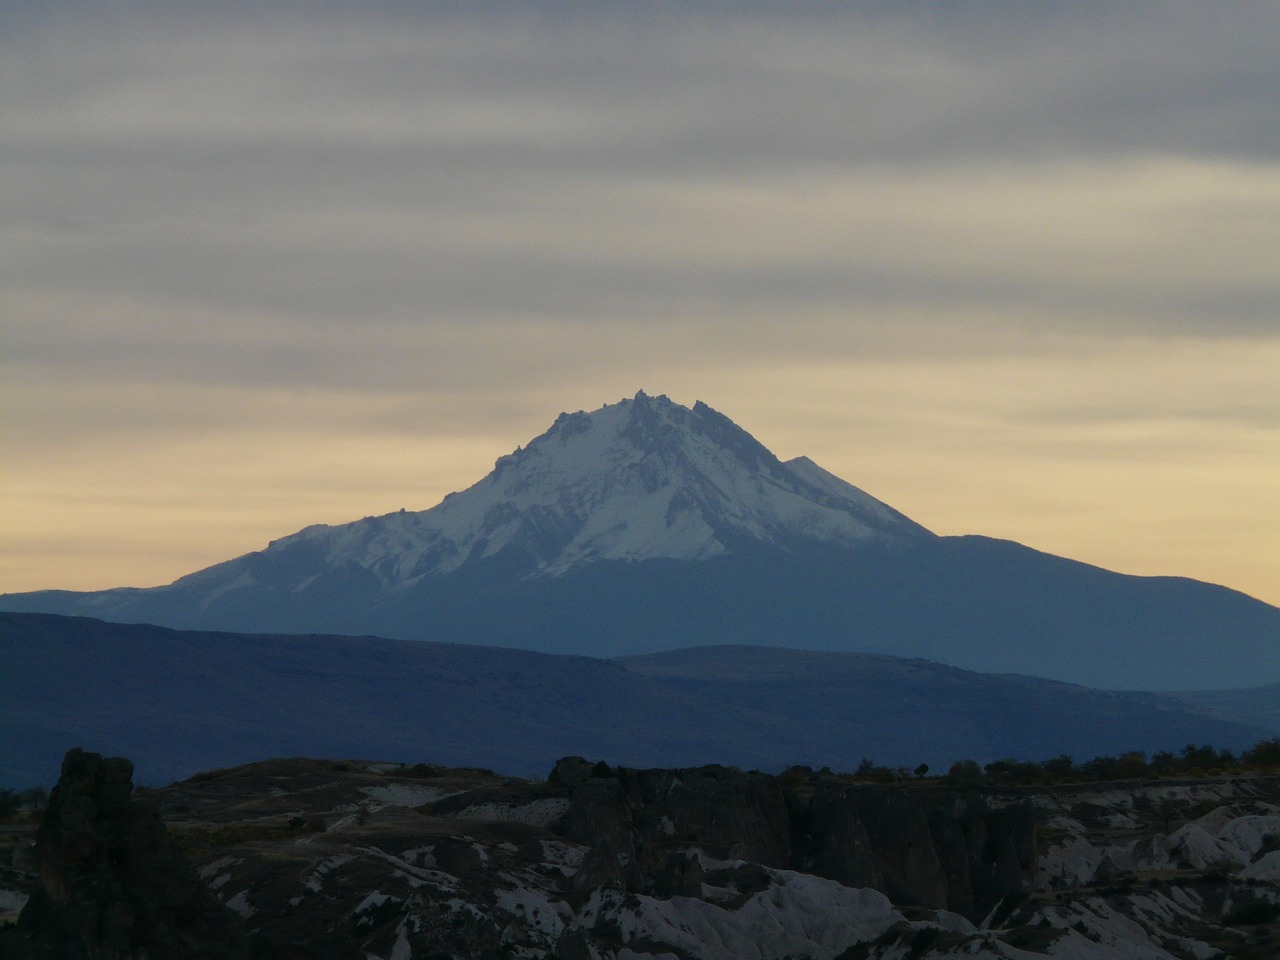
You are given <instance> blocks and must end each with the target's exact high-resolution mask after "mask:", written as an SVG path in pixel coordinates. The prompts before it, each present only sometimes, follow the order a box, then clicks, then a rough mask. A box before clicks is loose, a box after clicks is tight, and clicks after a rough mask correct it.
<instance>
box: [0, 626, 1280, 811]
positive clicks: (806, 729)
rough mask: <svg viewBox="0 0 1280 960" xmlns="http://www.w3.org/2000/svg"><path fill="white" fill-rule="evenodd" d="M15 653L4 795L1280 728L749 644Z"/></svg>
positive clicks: (1028, 748) (1063, 688) (102, 634)
mask: <svg viewBox="0 0 1280 960" xmlns="http://www.w3.org/2000/svg"><path fill="white" fill-rule="evenodd" d="M0 659H2V662H4V663H5V665H6V668H5V670H4V671H3V672H0V731H3V738H4V740H5V741H6V742H5V749H3V750H0V786H7V785H11V786H14V787H25V786H30V785H31V784H32V783H39V782H44V781H46V780H48V778H49V776H50V775H51V774H52V773H53V772H54V771H55V770H56V764H57V760H58V758H59V757H61V756H62V755H63V753H65V752H66V750H68V749H71V748H72V747H75V746H86V747H88V748H90V749H95V750H104V751H107V752H109V753H125V754H130V755H133V756H136V757H138V758H139V760H140V761H143V760H145V765H146V767H145V768H146V770H147V771H148V772H147V781H148V782H150V783H155V782H160V781H165V780H168V779H175V778H178V777H181V776H187V775H190V774H191V773H194V772H196V771H197V770H200V769H204V768H210V767H223V766H228V765H231V764H236V763H243V762H247V761H250V760H259V759H265V758H268V757H272V756H296V755H299V754H311V755H315V756H330V757H343V756H375V757H380V758H384V759H389V760H395V759H409V758H413V757H421V756H422V755H424V754H426V755H430V756H431V757H432V758H433V759H434V760H435V761H437V762H441V763H447V764H455V765H462V766H475V765H479V766H485V767H490V768H493V769H497V770H503V771H505V772H508V773H513V774H520V775H526V774H534V773H542V772H545V770H546V768H547V766H548V764H550V763H552V762H554V761H555V760H556V759H557V758H559V757H561V756H565V755H570V754H576V755H585V756H594V757H605V758H607V759H608V760H609V761H610V762H612V763H624V764H628V765H638V766H647V765H671V766H696V765H700V764H705V763H720V764H727V765H734V766H740V767H742V768H744V769H751V768H756V769H773V770H775V771H778V770H782V769H783V768H784V767H786V766H789V765H792V764H797V763H799V764H809V765H811V766H813V767H815V768H817V767H822V766H830V767H832V768H833V769H844V770H852V769H853V768H854V767H855V766H857V764H858V763H859V761H860V760H861V759H862V758H864V757H870V758H873V759H874V760H875V761H876V762H877V763H881V764H887V765H890V766H909V767H914V766H916V765H917V764H919V763H921V762H925V763H928V764H929V765H930V766H931V767H933V768H935V769H940V770H945V769H946V768H947V765H948V764H950V763H951V762H952V761H954V760H958V759H963V758H972V759H977V760H979V761H982V762H986V761H989V760H996V759H1002V758H1005V757H1010V756H1013V757H1019V758H1026V759H1035V760H1042V759H1045V758H1048V757H1051V756H1057V755H1059V754H1062V753H1070V754H1072V755H1074V756H1076V757H1077V758H1081V759H1083V758H1087V757H1089V756H1092V755H1096V754H1115V753H1121V752H1125V751H1129V750H1147V751H1152V752H1154V751H1158V750H1177V749H1180V748H1181V747H1182V746H1183V745H1185V744H1186V743H1188V742H1198V743H1205V742H1207V743H1212V744H1213V745H1214V746H1216V747H1218V748H1227V749H1233V750H1238V749H1241V748H1245V747H1248V746H1252V745H1253V744H1254V743H1257V742H1259V741H1261V740H1264V739H1267V738H1268V737H1269V736H1274V735H1275V734H1276V732H1277V730H1276V729H1275V728H1270V729H1269V728H1265V727H1262V726H1250V725H1247V724H1243V723H1238V722H1231V721H1229V720H1222V719H1218V718H1215V717H1211V716H1207V715H1205V714H1204V713H1199V712H1196V711H1194V710H1193V709H1190V708H1188V707H1186V706H1185V705H1184V704H1182V703H1180V702H1178V701H1177V700H1176V699H1174V698H1171V697H1168V696H1161V695H1158V694H1145V693H1143V694H1133V693H1123V692H1110V691H1099V690H1094V689H1089V688H1083V687H1078V686H1075V685H1071V684H1064V683H1061V682H1058V681H1046V680H1040V679H1037V678H1034V677H1017V678H1004V677H993V676H989V675H985V674H978V673H973V672H971V671H966V670H961V669H959V668H956V667H950V666H946V665H943V664H937V663H930V662H928V661H924V660H909V659H905V658H901V657H891V656H882V655H875V654H860V653H839V652H825V653H824V652H810V651H796V650H779V649H776V648H760V647H744V646H736V647H728V648H697V649H693V650H684V651H675V652H667V653H662V654H654V655H649V656H648V657H643V658H622V659H600V658H591V657H577V656H558V655H553V654H545V653H537V652H532V651H521V650H512V649H508V648H501V647H491V646H478V645H474V644H445V643H431V642H414V641H403V640H389V639H386V638H382V637H368V636H366V637H351V636H326V635H308V636H299V635H269V634H258V635H250V634H234V633H220V632H210V631H189V630H173V629H170V628H167V627H156V626H148V625H132V624H117V623H110V622H108V621H103V620H97V619H93V618H87V617H61V616H57V615H54V614H14V613H0ZM717 664H720V665H722V666H717ZM725 665H727V666H731V668H732V669H731V670H729V669H726V668H725ZM268 691H269V695H267V692H268Z"/></svg>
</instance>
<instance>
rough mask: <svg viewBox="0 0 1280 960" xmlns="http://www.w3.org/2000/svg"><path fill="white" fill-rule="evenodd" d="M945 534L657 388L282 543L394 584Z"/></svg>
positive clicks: (278, 544) (275, 546)
mask: <svg viewBox="0 0 1280 960" xmlns="http://www.w3.org/2000/svg"><path fill="white" fill-rule="evenodd" d="M929 536H932V535H931V534H930V533H929V532H928V531H927V530H925V529H924V528H923V527H921V526H919V525H918V524H915V523H913V522H912V521H910V520H908V519H907V518H906V517H904V516H903V515H902V514H900V513H898V512H897V511H895V510H893V509H892V508H890V507H888V506H886V505H885V504H883V503H881V502H880V501H879V500H876V499H875V498H874V497H871V496H869V495H868V494H866V493H864V492H863V491H861V490H859V489H858V488H857V487H855V486H853V485H851V484H848V483H845V482H844V481H843V480H840V479H839V478H838V477H835V476H833V475H832V474H830V473H827V472H826V471H825V470H823V469H822V468H821V467H819V466H818V465H817V464H815V463H813V462H812V461H811V460H809V459H808V458H805V457H800V458H797V459H795V460H792V461H790V462H788V463H783V462H782V461H780V460H779V459H778V458H777V457H775V456H774V455H773V454H772V453H770V452H769V451H768V450H767V449H765V447H764V446H762V445H761V444H760V443H759V442H757V441H756V440H755V438H753V437H752V436H751V435H750V434H749V433H747V432H746V431H745V430H743V429H742V428H741V427H739V426H737V425H736V424H735V423H734V422H733V421H732V420H730V419H729V418H728V417H725V416H724V415H722V414H720V413H717V412H716V411H715V410H712V409H711V408H710V407H709V406H707V405H706V404H704V403H702V402H701V401H699V402H698V403H695V404H694V406H693V409H689V408H688V407H684V406H681V405H680V404H677V403H674V402H672V401H671V400H669V399H668V398H667V397H665V396H657V397H650V396H648V395H646V394H645V393H644V392H643V391H641V392H640V393H637V394H636V395H635V397H633V398H632V399H629V400H622V401H620V402H619V403H616V404H607V405H605V406H604V407H602V408H600V409H599V410H594V411H591V412H590V413H585V412H578V413H562V414H561V415H560V416H559V417H558V418H557V419H556V421H555V423H554V424H552V426H551V428H550V429H549V430H547V432H546V433H544V434H542V435H541V436H539V437H537V438H535V439H534V440H533V441H531V442H530V443H529V445H528V446H526V447H522V448H517V449H516V451H515V452H514V453H511V454H509V455H507V456H504V457H501V458H499V459H498V461H497V463H496V464H495V465H494V469H493V472H492V473H490V474H489V475H488V476H486V477H485V478H484V479H483V480H481V481H480V482H479V483H476V484H475V485H474V486H472V487H469V488H468V489H466V490H464V491H462V492H461V493H453V494H450V495H449V496H447V497H446V498H445V499H444V501H443V502H442V503H440V504H439V505H438V506H435V507H432V508H431V509H429V510H424V511H421V512H416V513H413V512H401V513H393V514H388V515H386V516H382V517H369V518H366V519H364V520H359V521H356V522H355V523H349V524H343V525H341V526H314V527H308V528H306V529H305V530H302V531H301V532H299V533H297V534H294V535H293V536H291V537H286V538H284V539H282V540H277V541H275V542H273V543H272V544H271V545H270V546H269V547H268V549H267V551H266V553H267V555H268V556H270V555H272V554H284V553H286V552H288V553H306V554H309V555H311V556H313V557H315V558H317V559H319V558H322V562H323V563H324V565H325V566H326V567H331V566H333V565H335V564H339V565H346V564H353V565H355V566H359V567H361V568H363V569H365V570H368V571H369V572H370V573H371V574H373V575H374V576H375V577H376V578H377V579H378V582H379V583H380V584H381V585H382V586H384V587H395V586H403V585H406V584H410V583H413V582H415V581H417V580H420V579H421V578H423V577H432V576H439V575H442V574H448V573H453V572H455V571H457V570H458V569H459V568H461V567H463V566H466V565H469V564H471V565H474V564H477V563H481V562H484V561H493V560H494V559H495V558H501V560H502V561H503V565H504V566H506V567H507V568H508V569H515V570H518V571H519V572H520V573H521V575H526V576H527V575H552V576H554V575H558V574H563V573H564V572H566V571H567V570H569V569H571V568H572V567H575V566H578V565H581V564H584V563H589V562H592V561H598V560H652V559H655V558H666V559H674V560H705V559H708V558H710V557H715V556H720V555H722V554H726V553H730V552H732V551H733V550H734V547H735V545H744V544H749V545H760V544H768V545H772V546H775V547H780V548H783V549H799V548H802V547H803V545H804V544H806V543H813V542H819V543H828V544H834V545H839V546H846V547H852V546H858V545H860V544H865V543H870V542H878V543H888V542H896V541H912V540H916V539H919V538H921V537H929Z"/></svg>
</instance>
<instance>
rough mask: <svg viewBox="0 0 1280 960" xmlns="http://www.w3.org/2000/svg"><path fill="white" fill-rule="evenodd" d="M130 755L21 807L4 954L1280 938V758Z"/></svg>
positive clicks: (869, 949)
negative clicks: (936, 773) (780, 769)
mask: <svg viewBox="0 0 1280 960" xmlns="http://www.w3.org/2000/svg"><path fill="white" fill-rule="evenodd" d="M131 771H132V767H131V765H130V764H129V763H128V762H127V761H123V760H105V761H104V760H103V759H102V758H101V757H99V756H98V755H96V754H90V753H85V752H83V751H73V752H72V753H71V754H68V757H67V760H66V761H65V762H64V764H63V776H62V778H61V780H60V781H59V784H58V786H57V787H56V788H55V790H54V791H53V793H52V795H51V797H50V800H49V804H48V807H47V809H46V811H45V813H44V817H43V820H42V822H41V825H40V827H39V831H38V832H37V833H36V834H35V843H34V845H33V844H32V843H31V840H32V837H33V833H32V831H31V830H30V829H25V830H24V829H23V827H24V824H22V823H21V822H17V821H15V822H13V823H11V824H10V825H9V827H8V829H7V832H6V833H4V834H3V836H4V838H5V841H4V842H5V845H6V847H8V848H9V849H7V850H5V851H4V854H5V862H6V863H7V862H9V860H10V859H12V862H13V864H14V866H13V868H12V869H5V871H4V873H3V875H2V876H0V887H3V888H6V889H5V890H4V891H3V892H2V893H0V896H2V897H3V898H4V901H3V902H4V903H6V904H7V905H8V906H9V907H10V908H11V910H15V911H16V910H17V909H19V908H21V907H22V904H23V903H24V902H25V904H26V906H25V908H24V909H23V912H22V916H21V919H20V920H19V922H18V924H17V926H16V927H13V926H10V927H7V928H5V929H4V930H2V931H0V956H5V957H11V956H16V957H32V958H36V957H89V956H92V957H109V958H116V957H121V958H123V957H142V956H146V957H150V958H160V957H165V958H186V957H190V958H197V957H208V958H210V960H213V958H219V957H222V958H228V960H240V958H250V957H252V958H264V960H265V958H271V960H274V958H292V957H307V958H334V960H338V958H343V960H346V958H351V960H363V958H366V957H376V958H387V960H410V958H418V960H427V958H431V960H441V958H446V957H458V958H472V957H474V958H485V957H493V958H501V957H527V958H541V957H551V958H558V960H588V958H598V960H638V958H643V957H655V958H657V957H660V958H664V960H685V958H716V960H721V958H723V960H743V958H758V960H764V958H784V957H789V958H801V957H813V958H845V960H855V958H882V960H889V958H895V960H901V958H912V960H916V958H944V957H957V958H958V957H1008V958H1027V957H1039V956H1048V957H1057V958H1080V960H1084V958H1101V960H1105V958H1117V960H1119V958H1151V960H1161V958H1199V960H1208V958H1213V957H1238V958H1242V960H1243V958H1255V960H1262V958H1275V957H1276V956H1280V776H1276V775H1275V774H1274V772H1272V773H1270V774H1268V773H1265V772H1262V773H1256V774H1253V775H1248V776H1232V777H1204V778H1197V779H1181V780H1151V781H1134V782H1124V783H1105V784H1099V783H1077V784H1069V785H1061V786H1036V787H1002V788H995V787H972V788H968V789H960V788H959V787H957V786H955V785H954V784H950V783H948V782H947V781H946V780H945V779H941V780H904V781H902V782H900V783H896V784H874V783H868V782H865V781H858V780H855V779H853V778H851V777H841V776H836V775H830V774H825V773H813V772H812V771H809V770H807V769H793V770H790V771H788V772H787V773H786V774H784V775H782V776H769V775H765V774H760V773H747V772H743V771H740V770H737V769H733V768H726V767H701V768H694V769H682V770H671V769H654V770H636V769H623V768H610V767H608V766H606V765H604V764H602V763H601V764H591V763H589V762H587V761H585V760H580V759H573V758H570V759H565V760H562V761H560V762H559V763H558V764H557V765H556V766H555V769H554V770H553V771H552V772H551V775H550V776H549V777H548V778H547V779H546V780H545V781H529V780H513V779H508V778H504V777H502V776H498V775H495V774H492V773H490V772H487V771H480V770H469V769H446V768H440V767H435V766H431V765H426V764H417V765H412V766H410V765H403V764H385V763H369V762H355V761H347V762H333V761H319V760H273V761H267V762H263V763H255V764H250V765H248V766H242V767H237V768H234V769H228V770H220V771H214V772H211V773H204V774H200V775H197V776H195V777H192V778H191V779H189V780H186V781H183V782H181V783H177V784H174V785H172V786H169V787H165V788H163V789H157V790H142V789H138V790H132V784H131V782H130V776H131ZM30 826H31V825H30V823H27V824H26V827H28V828H29V827H30ZM27 897H29V898H30V899H29V900H28V899H26V898H27Z"/></svg>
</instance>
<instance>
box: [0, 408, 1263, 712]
mask: <svg viewBox="0 0 1280 960" xmlns="http://www.w3.org/2000/svg"><path fill="white" fill-rule="evenodd" d="M0 609H6V610H11V611H30V612H41V613H56V614H70V615H88V616H93V617H99V618H102V619H106V620H115V621H122V622H146V623H154V624H159V625H163V626H168V627H177V628H188V629H200V630H236V631H246V632H254V633H351V634H380V635H382V636H387V637H392V638H400V639H408V640H443V641H450V642H461V643H471V644H488V645H494V646H504V647H516V648H522V649H526V650H537V651H543V652H548V653H574V654H587V655H592V656H617V655H626V654H640V653H648V652H653V651H660V650H672V649H676V648H681V647H698V646H708V645H715V644H756V645H762V646H774V647H795V648H801V649H809V650H832V651H850V652H853V651H856V652H865V653H883V654H893V655H897V656H908V657H923V658H927V659H930V660H936V661H938V662H941V663H946V664H950V665H952V666H957V667H961V668H964V669H969V670H976V671H985V672H1001V673H1026V674H1031V675H1035V676H1042V677H1048V678H1052V679H1057V680H1066V681H1070V682H1074V683H1082V684H1087V685H1090V686H1096V687H1110V688H1121V689H1126V688H1127V689H1148V690H1157V689H1164V690H1177V689H1195V688H1211V687H1216V688H1226V687H1244V686H1251V685H1255V684H1258V683H1265V682H1275V681H1277V680H1280V610H1277V609H1276V608H1275V607H1271V606H1268V605H1267V604H1264V603H1261V602H1259V601H1257V600H1253V599H1251V598H1249V597H1246V596H1244V595H1243V594H1239V593H1235V592H1233V591H1230V590H1226V589H1224V588H1222V587H1215V586H1211V585H1209V584H1204V583H1197V582H1195V581H1192V580H1179V579H1174V578H1143V577H1126V576H1122V575H1120V574H1115V573H1110V572H1108V571H1105V570H1100V569H1098V568H1097V567H1090V566H1087V565H1086V564H1082V563H1076V562H1074V561H1071V560H1065V559H1063V558H1061V557H1053V556H1049V555H1047V554H1043V553H1038V552H1036V551H1034V550H1031V549H1028V548H1027V547H1023V546H1020V545H1018V544H1016V543H1010V542H1008V541H1000V540H991V539H989V538H986V537H977V536H969V537H940V536H935V535H934V534H932V533H930V532H929V531H928V530H926V529H924V528H923V527H921V526H920V525H918V524H916V523H913V522H912V521H911V520H909V519H908V518H906V517H904V516H903V515H902V514H900V513H898V512H897V511H895V510H893V509H892V508H890V507H888V506H886V505H885V504H883V503H881V502H880V501H879V500H876V499H875V498H874V497H871V496H869V495H868V494H866V493H864V492H863V491H861V490H859V489H858V488H857V487H854V486H852V485H851V484H848V483H846V482H844V481H843V480H841V479H839V478H838V477H835V476H833V475H831V474H830V473H827V472H826V471H825V470H823V469H821V468H820V467H818V466H817V465H816V464H814V463H813V462H812V461H810V460H808V459H806V458H803V457H801V458H797V459H795V460H790V461H786V462H783V461H781V460H779V459H778V458H777V457H775V456H774V455H773V454H772V453H770V452H769V451H768V450H767V449H765V448H764V446H762V445H761V444H760V443H759V442H757V441H756V440H755V439H754V438H752V437H751V435H750V434H748V433H747V432H746V431H744V430H742V429H741V428H740V427H738V426H737V425H735V424H734V423H733V422H732V421H731V420H729V419H728V418H727V417H725V416H723V415H721V414H719V413H717V412H716V411H714V410H712V409H711V408H710V407H708V406H707V405H706V404H703V403H696V404H694V406H693V407H692V408H688V407H684V406H681V405H680V404H677V403H674V402H672V401H671V400H669V399H667V398H666V397H662V396H657V397H651V396H648V395H646V394H644V393H638V394H636V395H635V396H634V397H632V398H630V399H626V400H622V401H620V402H618V403H616V404H610V405H606V406H604V407H602V408H600V409H598V410H593V411H591V412H589V413H586V412H584V413H573V414H562V415H561V416H560V417H559V418H558V419H557V420H556V421H555V423H554V424H553V425H552V426H551V428H550V429H549V430H547V432H546V433H544V434H542V435H541V436H539V437H537V438H536V439H534V440H533V441H531V442H530V443H529V444H528V445H527V446H525V447H523V448H519V449H517V450H516V451H515V452H513V453H511V454H509V455H507V456H504V457H500V458H499V459H498V461H497V463H496V464H495V466H494V469H493V471H492V472H491V473H490V474H489V475H488V476H486V477H484V478H483V479H482V480H480V481H479V482H478V483H476V484H474V485H473V486H471V487H469V488H467V489H466V490H463V491H461V492H459V493H454V494H450V495H449V496H447V497H446V498H445V499H444V500H443V501H442V502H441V503H439V504H438V505H436V506H434V507H432V508H430V509H428V510H422V511H419V512H412V511H406V510H402V511H400V512H398V513H391V514H387V515H385V516H380V517H366V518H365V519H363V520H357V521H355V522H353V523H347V524H340V525H335V526H325V525H318V526H312V527H307V528H306V529H304V530H301V531H299V532H298V533H295V534H293V535H291V536H287V537H284V538H282V539H279V540H276V541H273V542H272V543H271V544H269V545H268V546H267V548H266V549H265V550H261V551H257V552H254V553H249V554H245V555H244V556H241V557H237V558H235V559H233V560H228V561H226V562H225V563H221V564H218V565H216V566H213V567H209V568H207V569H205V570H201V571H199V572H196V573H193V574H190V575H188V576H185V577H182V578H181V579H179V580H176V581H174V582H173V583H172V584H169V585H168V586H164V587H153V588H149V589H145V590H139V589H128V588H124V589H116V590H102V591H97V592H93V593H70V592H66V591H40V592H37V593H29V594H11V595H8V596H4V597H0Z"/></svg>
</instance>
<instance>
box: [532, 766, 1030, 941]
mask: <svg viewBox="0 0 1280 960" xmlns="http://www.w3.org/2000/svg"><path fill="white" fill-rule="evenodd" d="M596 773H597V775H595V776H592V775H591V772H590V767H589V766H588V765H587V764H586V763H585V761H580V760H574V759H570V760H565V761H561V762H560V764H558V765H557V767H556V769H555V771H553V773H552V775H551V779H552V781H553V782H558V783H561V784H564V785H566V786H568V787H569V789H570V793H571V805H570V807H569V810H568V812H567V813H566V814H565V817H564V820H563V825H562V829H563V831H564V835H565V836H566V838H568V839H570V840H573V841H575V842H579V843H584V844H589V845H591V846H592V851H593V854H594V855H595V858H596V859H600V858H602V857H606V856H611V857H613V859H614V860H616V861H617V864H618V866H617V867H616V869H615V870H614V871H613V873H612V875H614V876H616V877H617V878H619V879H622V880H627V881H628V883H627V888H628V889H630V890H631V891H632V892H637V893H638V892H649V891H650V890H652V889H657V888H659V887H661V886H662V885H663V884H664V883H665V882H666V880H665V879H664V871H665V870H667V869H668V866H669V865H670V864H671V863H672V862H673V861H672V859H671V858H672V855H673V854H676V853H678V852H679V851H682V850H687V849H690V848H697V849H699V850H701V851H702V852H703V853H705V854H706V855H708V856H711V857H714V858H716V859H719V860H746V861H749V862H751V863H756V864H760V865H762V866H767V867H775V868H780V869H788V870H797V871H801V872H804V873H806V874H811V875H813V876H817V877H823V878H825V879H829V880H834V881H836V882H838V883H840V884H842V885H844V886H847V887H856V888H867V889H872V890H877V891H879V892H880V893H883V894H885V895H886V896H888V897H889V899H890V900H891V901H893V902H894V903H895V904H901V905H912V906H922V907H932V908H935V909H945V910H950V911H953V912H956V913H960V914H962V915H964V916H967V917H969V918H970V919H981V917H982V916H983V915H985V914H986V913H987V912H989V911H990V909H991V908H992V907H993V906H995V904H996V903H998V902H999V901H1000V899H1001V898H1003V897H1006V896H1009V895H1011V894H1017V893H1021V892H1025V891H1027V890H1029V889H1030V885H1031V881H1032V878H1033V877H1034V875H1035V869H1036V855H1035V825H1036V815H1035V808H1034V806H1033V805H1032V804H1031V802H1030V801H1028V800H1022V801H1019V802H1015V803H1005V804H1002V805H1001V806H1000V807H999V808H996V809H993V808H992V807H991V806H990V805H989V803H988V801H987V800H986V799H985V798H984V797H983V796H981V795H979V794H976V793H972V794H968V795H966V794H961V793H958V792H954V791H950V790H940V789H930V790H927V791H926V790H906V789H903V788H901V787H889V786H875V785H868V784H843V783H839V782H836V781H834V779H828V780H825V781H824V780H822V779H820V778H816V777H815V778H813V779H805V780H801V779H796V778H790V779H782V778H778V777H772V776H767V775H765V774H758V773H744V772H742V771H740V770H735V769H730V768H724V767H701V768H697V769H692V770H627V769H621V768H620V769H618V770H601V769H598V768H597V770H596ZM624 865H625V866H626V867H630V868H631V869H630V872H628V870H627V869H624Z"/></svg>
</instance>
